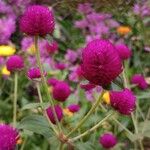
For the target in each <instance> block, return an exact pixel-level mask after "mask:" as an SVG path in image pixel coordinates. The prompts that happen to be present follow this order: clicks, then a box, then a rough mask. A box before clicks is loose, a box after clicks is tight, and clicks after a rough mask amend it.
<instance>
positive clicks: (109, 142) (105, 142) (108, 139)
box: [99, 133, 117, 149]
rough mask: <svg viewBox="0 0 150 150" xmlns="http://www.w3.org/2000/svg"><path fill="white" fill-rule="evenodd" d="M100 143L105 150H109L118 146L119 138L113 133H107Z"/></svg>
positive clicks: (100, 139)
mask: <svg viewBox="0 0 150 150" xmlns="http://www.w3.org/2000/svg"><path fill="white" fill-rule="evenodd" d="M99 143H100V144H101V145H102V146H103V147H104V148H106V149H109V148H112V147H114V146H115V145H116V144H117V138H116V137H115V136H114V135H113V134H112V133H105V134H103V135H102V136H101V137H100V138H99Z"/></svg>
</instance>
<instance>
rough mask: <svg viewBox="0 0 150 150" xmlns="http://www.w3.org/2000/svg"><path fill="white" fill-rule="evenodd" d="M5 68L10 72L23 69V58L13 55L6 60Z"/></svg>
mask: <svg viewBox="0 0 150 150" xmlns="http://www.w3.org/2000/svg"><path fill="white" fill-rule="evenodd" d="M6 66H7V69H8V70H9V71H10V72H13V71H16V70H21V69H22V68H23V67H24V62H23V58H22V57H21V56H19V55H13V56H11V57H9V59H8V60H7V62H6Z"/></svg>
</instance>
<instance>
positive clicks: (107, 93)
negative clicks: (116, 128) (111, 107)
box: [102, 91, 110, 104]
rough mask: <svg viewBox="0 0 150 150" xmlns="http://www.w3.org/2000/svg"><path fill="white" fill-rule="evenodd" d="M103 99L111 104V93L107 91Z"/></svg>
mask: <svg viewBox="0 0 150 150" xmlns="http://www.w3.org/2000/svg"><path fill="white" fill-rule="evenodd" d="M102 99H103V101H104V102H105V103H106V104H110V95H109V91H106V92H105V93H104V95H103V98H102Z"/></svg>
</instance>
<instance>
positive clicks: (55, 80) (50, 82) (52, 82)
mask: <svg viewBox="0 0 150 150" xmlns="http://www.w3.org/2000/svg"><path fill="white" fill-rule="evenodd" d="M58 82H59V80H57V79H55V78H49V79H48V81H47V83H48V85H50V86H55V85H56V84H57V83H58Z"/></svg>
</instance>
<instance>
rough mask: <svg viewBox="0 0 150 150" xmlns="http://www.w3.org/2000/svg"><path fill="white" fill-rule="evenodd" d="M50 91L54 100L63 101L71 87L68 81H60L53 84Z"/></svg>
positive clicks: (69, 92)
mask: <svg viewBox="0 0 150 150" xmlns="http://www.w3.org/2000/svg"><path fill="white" fill-rule="evenodd" d="M52 93H53V97H54V99H55V100H58V101H60V102H64V101H65V100H66V99H67V98H68V97H69V95H70V94H71V89H70V87H69V85H68V83H66V82H64V81H60V82H58V83H57V84H56V85H55V86H54V88H53V92H52Z"/></svg>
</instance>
